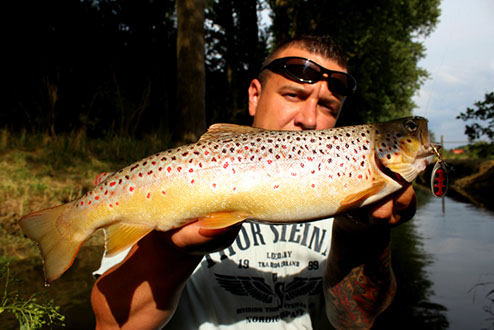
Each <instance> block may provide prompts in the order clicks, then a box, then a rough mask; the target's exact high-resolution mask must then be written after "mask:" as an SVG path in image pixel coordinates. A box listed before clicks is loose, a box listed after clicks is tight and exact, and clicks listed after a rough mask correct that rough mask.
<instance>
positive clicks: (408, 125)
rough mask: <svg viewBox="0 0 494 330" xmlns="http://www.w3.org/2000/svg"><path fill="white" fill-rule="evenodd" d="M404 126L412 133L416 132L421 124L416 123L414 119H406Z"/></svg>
mask: <svg viewBox="0 0 494 330" xmlns="http://www.w3.org/2000/svg"><path fill="white" fill-rule="evenodd" d="M404 126H405V128H406V129H407V131H409V132H410V133H413V132H415V131H416V130H417V129H418V128H419V126H418V125H417V124H415V122H414V121H413V120H407V121H405V123H404Z"/></svg>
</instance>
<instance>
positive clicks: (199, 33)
mask: <svg viewBox="0 0 494 330" xmlns="http://www.w3.org/2000/svg"><path fill="white" fill-rule="evenodd" d="M176 6H177V20H178V31H177V107H178V112H179V122H178V123H177V125H176V127H177V131H176V137H177V138H178V140H179V141H180V142H184V143H189V142H194V141H196V140H197V139H198V138H199V136H200V135H201V134H202V133H204V131H205V130H206V100H205V97H206V71H205V64H204V53H205V46H204V10H205V6H206V1H205V0H177V2H176Z"/></svg>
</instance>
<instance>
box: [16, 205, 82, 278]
mask: <svg viewBox="0 0 494 330" xmlns="http://www.w3.org/2000/svg"><path fill="white" fill-rule="evenodd" d="M69 205H70V204H69ZM69 205H68V204H65V205H60V206H55V207H52V208H49V209H46V210H42V211H38V212H34V213H31V214H28V215H26V216H24V217H23V218H22V219H21V220H19V225H20V226H21V228H22V230H23V231H24V233H25V234H26V236H27V237H29V238H30V239H31V240H33V241H34V242H35V243H36V245H37V246H38V248H39V250H40V253H41V258H42V259H43V266H44V267H43V268H44V273H45V284H46V285H48V284H49V283H50V282H53V281H54V280H56V279H57V278H59V277H60V276H61V275H62V274H63V273H64V272H65V271H66V270H67V269H68V268H69V267H70V266H71V265H72V263H73V262H74V259H75V256H76V254H77V252H78V251H79V248H80V247H81V245H82V243H84V241H85V239H86V238H87V237H83V238H82V239H80V237H81V236H82V235H71V236H68V235H64V234H63V231H61V230H60V229H59V228H58V227H57V219H58V218H59V217H60V216H61V214H62V212H63V211H64V210H65V209H66V208H67V207H68V206H69ZM78 238H79V240H78Z"/></svg>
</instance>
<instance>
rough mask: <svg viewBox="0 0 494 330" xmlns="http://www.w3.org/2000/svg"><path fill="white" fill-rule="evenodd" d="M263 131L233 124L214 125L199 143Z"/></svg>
mask: <svg viewBox="0 0 494 330" xmlns="http://www.w3.org/2000/svg"><path fill="white" fill-rule="evenodd" d="M263 131H265V129H262V128H255V127H250V126H243V125H235V124H214V125H211V126H210V127H209V128H208V131H207V132H206V133H204V134H203V135H202V136H201V138H200V139H199V141H200V142H204V141H208V140H216V139H219V138H226V137H236V136H238V135H240V134H255V133H260V132H263Z"/></svg>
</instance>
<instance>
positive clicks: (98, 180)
mask: <svg viewBox="0 0 494 330" xmlns="http://www.w3.org/2000/svg"><path fill="white" fill-rule="evenodd" d="M113 174H114V172H103V173H100V174H98V176H97V177H96V179H94V185H95V186H97V185H99V184H100V183H101V182H103V181H105V180H106V179H107V178H108V177H109V176H112V175H113Z"/></svg>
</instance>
